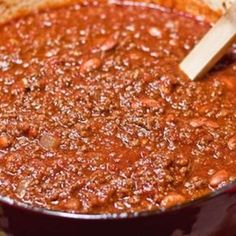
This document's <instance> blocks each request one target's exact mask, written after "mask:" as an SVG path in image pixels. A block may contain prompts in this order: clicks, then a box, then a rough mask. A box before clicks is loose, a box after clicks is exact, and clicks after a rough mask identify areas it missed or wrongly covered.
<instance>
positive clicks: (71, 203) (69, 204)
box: [63, 198, 81, 211]
mask: <svg viewBox="0 0 236 236" xmlns="http://www.w3.org/2000/svg"><path fill="white" fill-rule="evenodd" d="M63 205H64V207H65V208H66V209H68V210H74V211H75V210H79V209H80V207H81V203H80V201H79V200H78V199H76V198H70V199H68V200H66V202H65V203H64V204H63Z"/></svg>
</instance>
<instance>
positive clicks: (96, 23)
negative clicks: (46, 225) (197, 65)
mask: <svg viewBox="0 0 236 236" xmlns="http://www.w3.org/2000/svg"><path fill="white" fill-rule="evenodd" d="M209 27H210V26H209V24H208V23H206V22H200V21H197V20H196V19H195V18H194V17H192V18H191V17H187V16H184V15H183V14H180V13H178V12H171V11H170V10H168V9H162V8H161V9H160V8H159V7H158V6H156V9H151V8H150V7H148V6H147V7H144V6H118V5H109V4H96V3H93V4H83V5H79V4H78V5H72V6H67V7H63V8H59V9H54V10H48V11H45V12H40V13H37V14H34V15H31V16H27V17H23V18H19V19H17V20H14V21H12V22H10V23H8V24H5V25H3V26H1V27H0V35H1V37H0V150H1V151H0V194H1V195H2V196H8V197H10V198H12V199H15V200H17V201H20V202H24V203H27V204H30V205H32V206H38V207H44V208H47V209H53V210H62V211H68V212H80V213H107V212H109V213H119V212H135V211H143V210H150V209H166V208H169V207H172V206H175V205H177V204H182V203H184V202H188V201H191V200H194V199H197V198H199V197H202V196H204V195H206V194H208V193H210V192H212V191H214V190H216V189H217V188H220V187H222V186H223V185H224V184H226V183H227V182H229V181H233V180H234V179H235V177H236V174H235V170H236V96H235V93H236V59H235V54H234V52H233V51H232V52H231V53H229V55H227V57H226V58H225V59H224V60H223V62H222V63H221V64H219V65H217V67H216V68H215V69H214V70H213V71H212V72H211V73H209V75H208V76H207V78H205V79H203V80H202V81H198V82H190V81H189V80H188V79H187V78H186V77H185V76H184V75H183V74H182V73H181V72H180V70H179V69H178V64H179V62H180V61H181V60H182V59H183V58H184V56H185V55H186V54H187V52H188V51H189V50H190V49H191V48H192V47H193V45H194V44H195V43H196V42H197V41H198V40H199V39H200V38H201V36H202V35H203V34H204V33H205V32H206V31H207V30H208V29H209ZM209 47H210V45H209ZM206 53H207V52H206Z"/></svg>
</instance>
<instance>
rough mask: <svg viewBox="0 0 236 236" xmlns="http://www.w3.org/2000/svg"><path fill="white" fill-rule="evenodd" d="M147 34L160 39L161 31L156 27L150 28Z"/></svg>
mask: <svg viewBox="0 0 236 236" xmlns="http://www.w3.org/2000/svg"><path fill="white" fill-rule="evenodd" d="M148 32H149V34H150V35H151V36H153V37H157V38H160V37H161V31H160V30H159V29H158V28H157V27H150V28H149V30H148Z"/></svg>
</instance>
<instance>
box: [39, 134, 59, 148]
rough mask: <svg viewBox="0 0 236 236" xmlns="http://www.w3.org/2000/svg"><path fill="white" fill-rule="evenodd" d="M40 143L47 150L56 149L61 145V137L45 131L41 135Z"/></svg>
mask: <svg viewBox="0 0 236 236" xmlns="http://www.w3.org/2000/svg"><path fill="white" fill-rule="evenodd" d="M39 143H40V145H41V146H42V147H43V148H44V149H46V150H51V149H55V148H57V147H59V146H60V140H59V138H58V137H56V136H53V135H51V134H48V133H44V134H43V135H42V136H41V138H40V140H39Z"/></svg>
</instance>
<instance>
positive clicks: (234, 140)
mask: <svg viewBox="0 0 236 236" xmlns="http://www.w3.org/2000/svg"><path fill="white" fill-rule="evenodd" d="M228 147H229V149H230V150H231V151H233V150H236V135H235V136H233V137H231V138H230V140H229V141H228Z"/></svg>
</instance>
